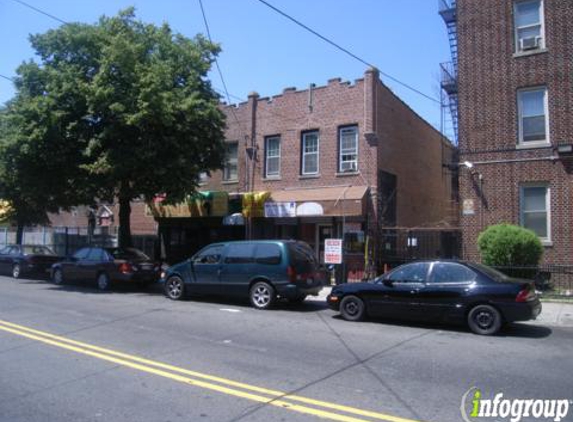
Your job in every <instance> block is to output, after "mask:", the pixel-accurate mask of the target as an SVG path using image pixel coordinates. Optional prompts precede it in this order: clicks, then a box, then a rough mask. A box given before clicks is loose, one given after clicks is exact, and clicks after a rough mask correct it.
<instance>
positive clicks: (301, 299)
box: [288, 295, 307, 303]
mask: <svg viewBox="0 0 573 422" xmlns="http://www.w3.org/2000/svg"><path fill="white" fill-rule="evenodd" d="M306 296H307V295H298V296H295V297H293V298H292V299H288V301H289V302H290V303H302V302H304V300H305V299H306Z"/></svg>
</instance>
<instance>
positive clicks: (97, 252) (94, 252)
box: [88, 248, 103, 261]
mask: <svg viewBox="0 0 573 422" xmlns="http://www.w3.org/2000/svg"><path fill="white" fill-rule="evenodd" d="M102 258H103V254H102V250H101V249H99V248H93V249H91V250H90V253H89V254H88V261H101V260H102Z"/></svg>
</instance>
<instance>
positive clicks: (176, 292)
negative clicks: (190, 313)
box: [167, 280, 181, 298]
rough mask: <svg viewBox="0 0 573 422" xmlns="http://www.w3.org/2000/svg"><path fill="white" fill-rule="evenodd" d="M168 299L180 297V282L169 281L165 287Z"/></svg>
mask: <svg viewBox="0 0 573 422" xmlns="http://www.w3.org/2000/svg"><path fill="white" fill-rule="evenodd" d="M167 292H168V293H169V297H173V298H178V297H179V296H180V295H181V282H180V281H179V280H171V281H170V282H169V284H168V286H167Z"/></svg>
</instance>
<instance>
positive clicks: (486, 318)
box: [474, 311, 495, 329]
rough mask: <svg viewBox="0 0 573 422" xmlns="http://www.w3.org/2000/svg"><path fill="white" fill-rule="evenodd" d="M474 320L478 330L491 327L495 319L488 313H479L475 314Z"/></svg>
mask: <svg viewBox="0 0 573 422" xmlns="http://www.w3.org/2000/svg"><path fill="white" fill-rule="evenodd" d="M474 320H475V322H476V323H477V325H479V327H480V328H482V329H487V328H490V327H491V326H492V325H493V322H494V320H495V317H494V316H493V314H492V313H491V312H489V311H480V312H478V313H477V314H476V316H475V318H474Z"/></svg>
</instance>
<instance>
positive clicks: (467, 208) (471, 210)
mask: <svg viewBox="0 0 573 422" xmlns="http://www.w3.org/2000/svg"><path fill="white" fill-rule="evenodd" d="M462 213H463V215H474V214H475V213H476V211H475V205H474V200H473V199H464V202H463V207H462Z"/></svg>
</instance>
